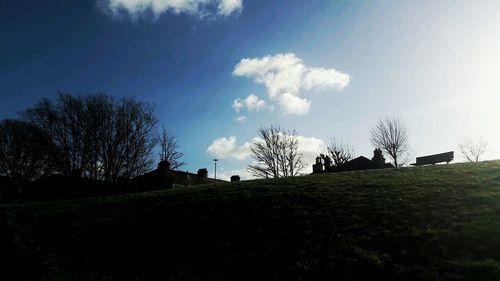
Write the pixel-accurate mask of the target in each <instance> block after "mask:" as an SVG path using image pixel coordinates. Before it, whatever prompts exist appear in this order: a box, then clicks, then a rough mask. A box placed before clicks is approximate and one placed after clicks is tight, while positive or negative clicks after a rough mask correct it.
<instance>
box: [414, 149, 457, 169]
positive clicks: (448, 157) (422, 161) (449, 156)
mask: <svg viewBox="0 0 500 281" xmlns="http://www.w3.org/2000/svg"><path fill="white" fill-rule="evenodd" d="M452 160H453V151H449V152H445V153H439V154H434V155H427V156H422V157H417V162H416V163H413V164H410V165H413V166H422V165H429V164H432V165H434V164H436V163H443V162H446V164H448V163H450V162H451V161H452Z"/></svg>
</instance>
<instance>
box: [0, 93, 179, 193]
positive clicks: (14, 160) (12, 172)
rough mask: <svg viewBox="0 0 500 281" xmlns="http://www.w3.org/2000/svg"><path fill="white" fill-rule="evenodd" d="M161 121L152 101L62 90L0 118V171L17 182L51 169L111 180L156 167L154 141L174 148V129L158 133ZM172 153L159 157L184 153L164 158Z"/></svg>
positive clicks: (41, 175)
mask: <svg viewBox="0 0 500 281" xmlns="http://www.w3.org/2000/svg"><path fill="white" fill-rule="evenodd" d="M157 125H158V118H157V117H156V116H155V114H154V106H153V105H152V104H150V103H145V102H140V101H137V100H135V99H134V98H131V97H125V98H120V99H116V98H113V97H112V96H109V95H105V94H95V95H87V96H73V95H70V94H67V93H59V95H58V96H57V98H56V99H54V100H50V99H47V98H43V99H41V100H40V101H38V102H37V103H36V104H35V105H34V106H32V107H30V108H28V109H26V110H24V111H22V112H21V113H20V114H19V119H15V120H13V119H7V120H3V121H1V122H0V174H1V175H3V176H7V177H10V178H11V179H13V180H14V181H15V184H16V186H22V185H23V184H26V183H27V182H30V181H32V180H34V179H37V178H40V177H44V176H46V175H50V174H62V175H65V176H71V177H76V178H86V179H90V180H103V181H107V182H117V181H118V180H119V179H122V178H123V179H130V178H133V177H135V176H138V175H140V174H142V173H144V172H146V171H148V170H150V169H151V168H152V165H153V164H154V161H155V157H154V155H153V154H154V148H155V146H156V145H158V144H160V143H161V144H162V145H161V148H160V149H164V147H165V146H166V144H165V142H169V143H168V144H169V149H171V150H173V152H176V149H177V148H178V146H177V143H176V141H175V138H174V137H173V134H171V133H168V134H166V132H165V130H164V132H163V134H159V133H158V131H157ZM166 135H168V137H169V138H168V139H162V138H165V136H166ZM172 142H173V143H172ZM171 154H172V153H171V152H170V153H166V152H165V151H162V152H161V155H162V156H161V157H162V160H172V161H173V162H174V163H173V164H174V166H175V163H178V162H179V161H180V160H179V158H180V157H179V154H180V155H181V156H182V153H179V152H176V153H175V155H176V159H168V156H167V159H164V158H165V157H164V156H165V155H171ZM181 164H182V163H181Z"/></svg>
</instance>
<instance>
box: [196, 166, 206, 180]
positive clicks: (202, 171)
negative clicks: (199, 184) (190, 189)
mask: <svg viewBox="0 0 500 281" xmlns="http://www.w3.org/2000/svg"><path fill="white" fill-rule="evenodd" d="M196 174H197V175H198V177H200V178H205V179H206V178H208V170H207V169H206V168H203V169H199V170H198V173H196Z"/></svg>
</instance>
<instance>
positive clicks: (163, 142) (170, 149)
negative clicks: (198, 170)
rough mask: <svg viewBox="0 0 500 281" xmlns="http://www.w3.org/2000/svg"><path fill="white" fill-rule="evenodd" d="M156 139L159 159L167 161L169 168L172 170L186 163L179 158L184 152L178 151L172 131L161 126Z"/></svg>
mask: <svg viewBox="0 0 500 281" xmlns="http://www.w3.org/2000/svg"><path fill="white" fill-rule="evenodd" d="M158 140H159V143H160V161H165V160H166V161H168V163H170V168H171V169H173V170H175V169H178V168H179V167H182V166H184V165H185V164H186V163H184V162H183V161H182V160H181V158H182V157H183V156H184V153H182V152H180V151H179V144H178V143H177V139H176V138H175V135H174V134H173V133H171V132H169V131H167V130H166V129H165V127H163V129H162V134H161V135H159V136H158Z"/></svg>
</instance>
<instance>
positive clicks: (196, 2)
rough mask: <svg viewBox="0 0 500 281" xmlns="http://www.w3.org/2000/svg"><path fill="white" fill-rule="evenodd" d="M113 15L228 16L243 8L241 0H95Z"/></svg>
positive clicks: (136, 16)
mask: <svg viewBox="0 0 500 281" xmlns="http://www.w3.org/2000/svg"><path fill="white" fill-rule="evenodd" d="M97 1H98V3H99V6H100V7H102V8H104V9H105V10H106V11H107V12H110V13H111V14H112V15H113V16H121V15H122V13H127V14H128V15H129V16H130V18H131V19H132V20H137V19H139V18H145V17H148V16H153V18H155V19H156V18H158V17H159V16H160V15H162V14H164V13H167V12H171V13H174V14H181V13H184V14H189V15H196V16H199V17H201V18H204V17H217V16H229V15H231V14H233V13H237V12H239V11H241V10H242V9H243V0H97Z"/></svg>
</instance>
